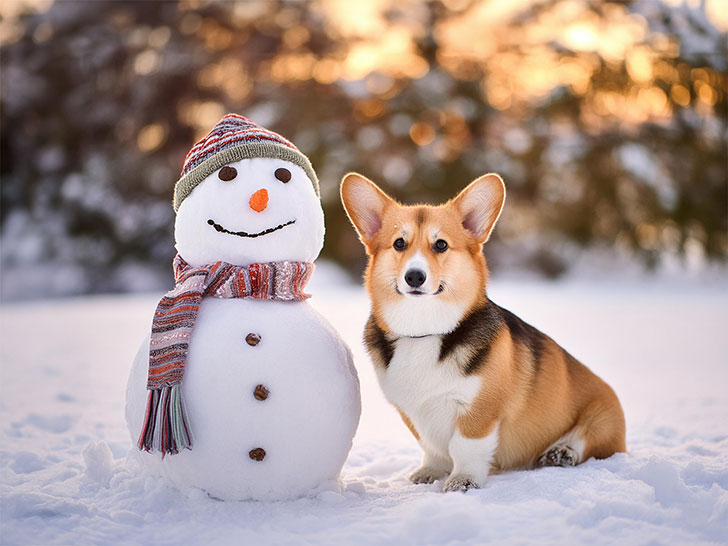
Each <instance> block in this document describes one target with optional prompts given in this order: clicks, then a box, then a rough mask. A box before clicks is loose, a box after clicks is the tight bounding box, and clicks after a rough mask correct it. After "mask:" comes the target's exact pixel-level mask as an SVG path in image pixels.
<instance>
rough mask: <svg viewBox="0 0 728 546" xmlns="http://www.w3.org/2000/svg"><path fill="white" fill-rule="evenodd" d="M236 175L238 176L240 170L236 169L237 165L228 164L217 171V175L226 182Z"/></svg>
mask: <svg viewBox="0 0 728 546" xmlns="http://www.w3.org/2000/svg"><path fill="white" fill-rule="evenodd" d="M236 176H238V171H237V170H235V167H228V166H227V165H226V166H225V167H223V168H222V169H220V172H219V173H217V177H218V178H219V179H220V180H224V181H225V182H230V181H231V180H232V179H233V178H235V177H236Z"/></svg>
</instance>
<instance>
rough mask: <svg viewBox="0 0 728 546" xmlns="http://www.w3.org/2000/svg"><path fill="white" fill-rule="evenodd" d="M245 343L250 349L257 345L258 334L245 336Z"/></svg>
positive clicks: (258, 340)
mask: <svg viewBox="0 0 728 546" xmlns="http://www.w3.org/2000/svg"><path fill="white" fill-rule="evenodd" d="M245 341H246V343H247V344H248V345H250V346H251V347H255V346H256V345H257V344H258V343H260V336H259V335H258V334H248V335H247V336H245Z"/></svg>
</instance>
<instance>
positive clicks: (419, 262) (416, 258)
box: [399, 251, 437, 293]
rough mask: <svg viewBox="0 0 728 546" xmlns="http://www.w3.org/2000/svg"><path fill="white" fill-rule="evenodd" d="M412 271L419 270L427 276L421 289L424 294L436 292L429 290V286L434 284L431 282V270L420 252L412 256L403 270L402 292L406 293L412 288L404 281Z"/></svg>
mask: <svg viewBox="0 0 728 546" xmlns="http://www.w3.org/2000/svg"><path fill="white" fill-rule="evenodd" d="M411 269H419V270H420V271H422V272H424V274H425V277H426V280H425V284H423V285H422V286H421V287H420V288H419V289H420V290H422V291H423V292H434V290H429V286H430V284H432V282H431V280H430V268H429V267H428V266H427V260H425V257H424V256H423V255H422V254H421V253H420V252H419V251H418V252H416V253H415V254H414V255H412V256H411V257H410V259H409V260H407V263H406V264H404V267H403V268H402V274H401V275H400V276H399V289H400V291H401V292H403V293H404V292H405V291H407V290H409V289H410V287H409V286H408V285H407V281H405V280H404V277H405V275H406V274H407V272H408V271H409V270H411ZM435 290H437V288H435Z"/></svg>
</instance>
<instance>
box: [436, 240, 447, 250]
mask: <svg viewBox="0 0 728 546" xmlns="http://www.w3.org/2000/svg"><path fill="white" fill-rule="evenodd" d="M432 248H433V249H434V251H435V252H445V251H446V250H447V241H444V240H442V239H438V240H437V241H435V244H434V246H433V247H432Z"/></svg>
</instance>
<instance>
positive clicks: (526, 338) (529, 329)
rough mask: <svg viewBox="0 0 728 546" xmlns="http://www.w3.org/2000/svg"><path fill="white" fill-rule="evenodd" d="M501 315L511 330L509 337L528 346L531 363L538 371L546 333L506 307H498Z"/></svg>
mask: <svg viewBox="0 0 728 546" xmlns="http://www.w3.org/2000/svg"><path fill="white" fill-rule="evenodd" d="M498 309H499V310H500V313H501V316H502V317H503V320H504V321H505V323H506V326H508V329H509V330H510V331H511V337H512V338H513V341H517V342H520V343H522V344H524V345H525V346H526V347H528V350H529V351H531V354H532V355H533V365H534V368H535V370H536V372H538V370H539V367H540V366H541V356H542V355H543V351H544V349H545V347H546V335H545V334H543V333H542V332H541V331H540V330H537V329H536V328H534V327H533V326H531V325H530V324H528V323H527V322H524V321H523V320H521V319H519V318H518V317H517V316H516V315H514V314H513V313H511V312H510V311H509V310H508V309H503V308H502V307H498Z"/></svg>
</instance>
